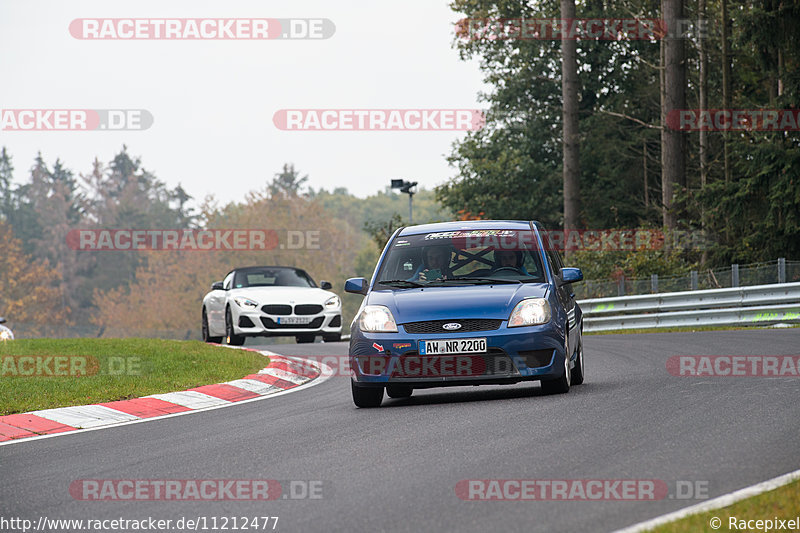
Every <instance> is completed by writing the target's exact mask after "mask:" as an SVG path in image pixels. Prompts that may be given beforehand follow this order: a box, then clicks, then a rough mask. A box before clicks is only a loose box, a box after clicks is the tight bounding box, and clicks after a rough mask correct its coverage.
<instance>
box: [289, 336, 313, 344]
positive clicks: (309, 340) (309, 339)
mask: <svg viewBox="0 0 800 533" xmlns="http://www.w3.org/2000/svg"><path fill="white" fill-rule="evenodd" d="M314 339H315V337H314V335H297V336H295V338H294V340H295V341H296V342H297V344H309V343H312V342H314Z"/></svg>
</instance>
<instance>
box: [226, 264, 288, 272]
mask: <svg viewBox="0 0 800 533" xmlns="http://www.w3.org/2000/svg"><path fill="white" fill-rule="evenodd" d="M261 268H286V269H290V270H303V269H302V268H297V267H290V266H277V265H262V266H246V267H239V268H234V269H233V270H258V269H261ZM233 270H231V272H233Z"/></svg>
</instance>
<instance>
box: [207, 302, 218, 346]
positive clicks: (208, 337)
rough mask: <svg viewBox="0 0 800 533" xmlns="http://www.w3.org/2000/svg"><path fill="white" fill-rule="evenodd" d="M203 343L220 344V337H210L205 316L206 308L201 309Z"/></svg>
mask: <svg viewBox="0 0 800 533" xmlns="http://www.w3.org/2000/svg"><path fill="white" fill-rule="evenodd" d="M203 342H213V343H215V344H219V343H221V342H222V337H211V336H210V335H209V329H208V316H207V315H206V308H205V307H204V308H203Z"/></svg>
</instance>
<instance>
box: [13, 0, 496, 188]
mask: <svg viewBox="0 0 800 533" xmlns="http://www.w3.org/2000/svg"><path fill="white" fill-rule="evenodd" d="M177 17H180V18H201V17H202V18H205V17H213V18H263V17H269V18H282V19H283V18H315V19H316V18H326V19H329V20H330V21H332V22H333V23H334V24H335V32H334V34H333V36H332V37H330V38H328V39H323V40H227V41H211V40H135V41H131V40H83V39H76V38H74V37H73V36H72V35H71V34H70V31H69V27H70V23H71V22H72V21H73V20H74V19H77V18H148V19H155V18H177ZM459 18H460V16H459V15H458V14H457V13H454V12H453V11H451V10H450V9H449V7H448V2H447V1H446V0H409V1H405V2H401V3H397V2H391V3H390V2H387V1H382V0H381V1H372V2H370V1H366V0H363V1H355V0H336V1H335V2H332V1H330V0H322V1H315V0H293V1H278V0H275V1H265V0H259V1H229V2H223V1H221V0H218V1H216V2H208V1H196V0H189V1H184V0H173V1H170V2H162V1H146V0H145V1H143V0H136V1H131V0H124V1H117V2H107V1H82V2H77V1H72V2H62V1H36V2H31V1H26V0H2V1H0V49H1V50H2V51H3V53H2V54H0V79H2V83H0V109H3V110H9V109H91V110H103V109H140V110H146V111H147V112H148V113H150V114H151V115H152V117H153V124H152V126H150V127H149V128H148V129H146V130H142V131H7V130H0V146H5V147H6V148H7V149H8V150H9V152H10V153H11V155H12V156H13V163H14V166H15V168H16V171H15V181H17V182H22V181H23V180H26V179H27V174H28V171H29V169H30V167H31V165H32V164H33V159H34V157H35V156H36V153H37V152H39V151H41V152H42V154H43V156H44V158H45V161H46V162H47V163H48V164H50V165H52V163H53V162H55V160H56V158H60V159H61V161H62V162H63V163H64V164H65V165H66V166H67V168H70V169H72V170H73V171H75V172H76V173H88V172H89V171H90V170H91V162H92V161H93V160H94V159H95V158H96V157H97V158H99V159H100V160H101V161H104V162H108V161H109V160H110V159H111V158H112V157H113V155H114V154H116V153H118V152H119V150H120V149H121V148H122V146H123V144H124V145H127V147H128V152H129V153H130V154H131V155H133V156H141V158H142V161H143V165H144V167H145V168H147V169H148V170H150V171H151V172H153V173H154V174H155V175H156V176H157V177H158V178H159V179H161V180H162V181H164V182H166V184H167V185H168V186H170V187H174V186H176V185H178V183H180V184H182V186H183V187H184V189H186V190H187V192H189V194H191V195H192V196H194V197H195V199H197V200H198V201H199V200H200V199H202V198H203V197H204V196H205V195H207V194H214V195H215V196H216V197H217V199H218V200H220V201H222V202H228V201H240V200H242V199H243V198H244V196H245V194H246V193H247V192H249V191H251V190H256V189H261V188H262V187H263V186H264V184H265V183H266V182H267V181H269V180H271V179H272V177H273V176H274V174H275V173H276V172H278V171H279V170H280V169H281V167H282V166H283V164H284V163H294V164H295V166H296V168H297V169H298V170H299V171H300V172H301V173H302V174H308V175H309V185H311V186H312V187H314V188H315V189H319V188H320V187H323V188H325V189H328V190H332V189H333V188H335V187H346V188H347V189H348V190H349V191H350V192H351V193H353V194H356V195H357V196H360V197H365V196H367V195H369V194H373V193H374V192H376V191H378V190H382V189H383V188H384V187H385V186H386V185H388V184H389V181H390V180H391V179H393V178H402V179H407V180H413V181H418V182H419V183H420V185H421V186H424V187H426V188H432V187H433V186H435V185H437V184H440V183H443V182H444V181H446V180H448V179H449V178H451V177H453V176H455V174H456V170H455V169H454V168H452V167H450V166H449V165H448V163H447V161H446V156H447V155H448V154H449V153H450V152H451V146H452V144H453V142H454V141H456V140H458V139H461V138H463V137H464V135H465V132H463V131H283V130H280V129H278V128H277V127H276V126H275V124H273V115H274V114H275V113H276V112H277V111H278V110H281V109H478V108H482V107H485V105H482V104H481V103H479V102H478V95H479V93H480V92H481V91H482V90H483V91H485V90H487V87H486V86H485V85H484V84H483V83H482V76H481V73H480V71H479V68H478V66H479V65H478V62H477V61H475V60H473V61H469V62H465V61H462V60H461V59H460V58H459V56H458V52H457V50H455V49H454V48H453V42H454V38H455V37H454V29H453V24H454V22H455V21H456V20H458V19H459Z"/></svg>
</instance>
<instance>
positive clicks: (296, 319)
mask: <svg viewBox="0 0 800 533" xmlns="http://www.w3.org/2000/svg"><path fill="white" fill-rule="evenodd" d="M309 323H311V317H310V316H282V317H278V324H309Z"/></svg>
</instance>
